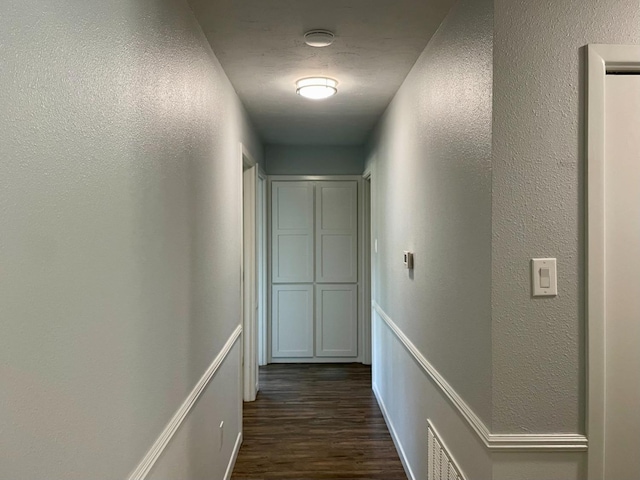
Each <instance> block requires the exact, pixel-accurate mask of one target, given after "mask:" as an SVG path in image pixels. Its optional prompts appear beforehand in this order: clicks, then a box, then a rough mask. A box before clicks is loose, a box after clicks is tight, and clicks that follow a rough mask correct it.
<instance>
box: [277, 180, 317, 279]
mask: <svg viewBox="0 0 640 480" xmlns="http://www.w3.org/2000/svg"><path fill="white" fill-rule="evenodd" d="M271 209H272V243H271V245H272V257H271V258H272V262H273V263H272V269H271V270H272V281H273V283H297V282H300V283H305V282H306V283H310V282H313V241H314V237H313V184H312V183H311V182H273V183H272V185H271Z"/></svg>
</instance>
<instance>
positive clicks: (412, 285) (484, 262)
mask: <svg viewBox="0 0 640 480" xmlns="http://www.w3.org/2000/svg"><path fill="white" fill-rule="evenodd" d="M491 42H492V2H491V1H490V0H481V1H478V0H463V1H461V2H459V3H458V4H457V5H456V6H455V7H454V8H453V10H452V11H451V13H450V14H449V15H448V17H447V18H446V20H445V21H444V23H443V25H442V26H441V27H440V30H439V31H438V33H437V34H436V35H435V36H434V37H433V39H432V40H431V42H430V43H429V45H428V46H427V48H426V49H425V51H424V52H423V54H422V55H421V56H420V58H419V59H418V61H417V62H416V64H415V66H414V67H413V70H412V71H411V73H410V74H409V76H408V77H407V79H406V80H405V82H404V84H403V85H402V88H401V89H400V91H399V92H398V94H397V95H396V97H395V98H394V100H393V102H392V103H391V105H390V107H389V109H388V111H387V112H386V114H385V116H384V117H383V119H382V122H381V124H380V125H379V128H378V130H377V132H376V134H375V135H374V137H373V138H372V142H371V151H370V154H369V165H368V167H370V168H372V169H373V185H372V188H373V196H374V197H375V198H374V212H373V225H374V227H373V228H374V237H375V238H377V239H378V254H377V255H374V273H373V275H374V276H375V282H374V283H375V291H374V292H373V298H374V300H376V301H377V302H378V304H379V305H380V306H381V307H382V308H383V309H384V311H385V312H386V313H387V314H388V315H389V316H390V317H391V319H392V320H393V321H394V322H395V323H396V324H397V325H398V326H399V327H400V328H401V329H402V331H403V332H404V333H405V334H406V335H407V336H408V337H409V338H410V339H411V341H412V342H413V343H414V344H415V345H416V346H417V347H418V349H419V350H420V351H421V353H422V354H423V355H424V356H425V357H426V358H427V360H428V361H429V362H430V363H431V364H432V365H433V366H434V367H435V368H436V369H437V370H438V371H439V372H440V373H441V374H442V375H443V376H444V377H445V378H446V380H447V381H448V382H449V384H450V385H451V386H452V387H453V388H454V389H455V390H456V391H457V392H458V394H460V395H461V396H462V397H463V398H464V400H465V401H466V402H467V403H468V404H469V405H470V406H471V407H472V408H473V410H474V411H475V412H476V413H477V414H478V415H479V416H480V417H481V418H482V420H483V421H484V422H485V423H487V424H488V425H489V424H490V422H491V305H490V299H491V78H492V72H491V65H492V60H491V48H492V43H491ZM403 250H411V251H413V252H414V253H415V269H414V271H413V272H412V273H410V274H409V273H407V270H405V269H404V267H403V264H402V252H403ZM379 368H392V367H388V366H387V365H380V366H379ZM399 374H402V373H399ZM397 414H400V413H399V412H398V413H397Z"/></svg>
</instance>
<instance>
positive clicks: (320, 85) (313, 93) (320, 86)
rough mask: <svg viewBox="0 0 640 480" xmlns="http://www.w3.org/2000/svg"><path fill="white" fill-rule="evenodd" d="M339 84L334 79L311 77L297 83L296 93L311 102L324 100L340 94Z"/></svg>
mask: <svg viewBox="0 0 640 480" xmlns="http://www.w3.org/2000/svg"><path fill="white" fill-rule="evenodd" d="M337 86H338V82H337V81H336V80H334V79H333V78H327V77H309V78H301V79H300V80H298V81H297V82H296V93H297V94H298V95H300V96H302V97H305V98H310V99H311V100H323V99H325V98H329V97H332V96H334V95H335V94H336V93H338V89H337V88H336V87H337Z"/></svg>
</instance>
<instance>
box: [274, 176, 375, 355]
mask: <svg viewBox="0 0 640 480" xmlns="http://www.w3.org/2000/svg"><path fill="white" fill-rule="evenodd" d="M349 180H351V181H356V182H357V183H358V250H359V251H358V287H359V288H358V356H357V357H354V358H337V359H335V361H336V362H357V363H367V362H365V359H366V357H365V355H364V353H365V352H367V351H368V352H371V335H370V334H368V335H367V336H366V337H365V326H364V323H365V322H364V320H363V319H364V312H365V310H366V306H365V305H364V302H365V295H364V288H363V285H364V283H365V274H366V268H365V265H364V263H365V262H364V260H363V259H364V249H365V247H366V245H365V244H364V242H365V238H364V237H365V235H364V233H363V229H364V221H363V217H364V215H363V213H364V212H363V205H364V193H363V190H364V188H363V185H362V184H363V182H364V179H363V177H362V175H268V176H267V285H268V291H267V297H268V298H271V294H272V288H271V287H272V283H271V270H272V264H271V216H272V215H271V195H272V193H271V191H272V190H271V184H272V183H273V182H287V181H289V182H297V181H308V182H318V181H333V182H336V181H349ZM314 208H315V205H314ZM314 211H315V210H314ZM314 228H315V227H314ZM313 255H314V265H315V250H314V253H313ZM369 308H370V306H369ZM271 313H272V312H271V308H268V309H267V337H268V338H267V340H268V353H267V358H268V361H269V363H278V362H279V360H278V359H277V358H276V359H274V358H273V357H272V356H271V322H272V319H271V317H272V315H271ZM314 313H315V308H314ZM303 360H304V361H305V362H307V363H321V362H325V361H326V360H324V359H322V358H320V359H315V358H305V359H303ZM370 362H371V361H370V360H369V363H370Z"/></svg>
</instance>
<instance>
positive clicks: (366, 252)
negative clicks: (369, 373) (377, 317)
mask: <svg viewBox="0 0 640 480" xmlns="http://www.w3.org/2000/svg"><path fill="white" fill-rule="evenodd" d="M372 180H373V176H372V173H371V170H367V171H365V173H363V174H362V200H363V201H362V243H361V246H362V255H361V258H362V264H363V265H362V291H363V302H362V308H363V312H362V315H363V322H362V324H363V325H362V327H363V328H362V330H363V332H362V336H363V339H364V345H363V347H364V348H363V350H364V351H363V352H362V357H363V358H362V363H364V364H366V365H371V363H372V362H371V361H372V359H371V344H372V341H373V338H372V336H371V335H372V332H371V322H372V319H371V291H372V287H373V278H372V272H373V268H372V263H371V262H372V258H373V256H372V248H371V245H372V231H371V228H372V225H373V222H372V218H371V215H372V209H371V206H372V201H371V182H372Z"/></svg>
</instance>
